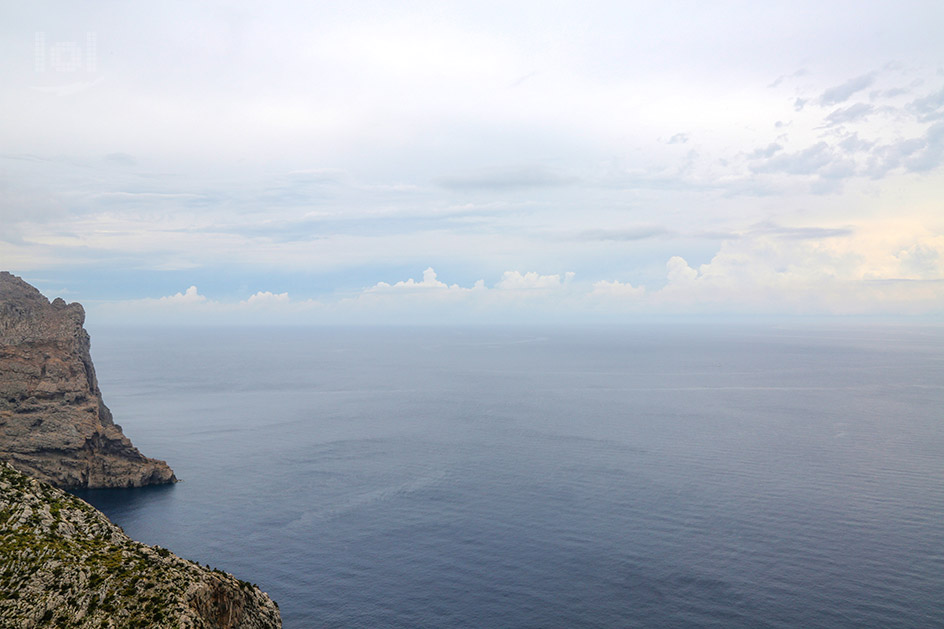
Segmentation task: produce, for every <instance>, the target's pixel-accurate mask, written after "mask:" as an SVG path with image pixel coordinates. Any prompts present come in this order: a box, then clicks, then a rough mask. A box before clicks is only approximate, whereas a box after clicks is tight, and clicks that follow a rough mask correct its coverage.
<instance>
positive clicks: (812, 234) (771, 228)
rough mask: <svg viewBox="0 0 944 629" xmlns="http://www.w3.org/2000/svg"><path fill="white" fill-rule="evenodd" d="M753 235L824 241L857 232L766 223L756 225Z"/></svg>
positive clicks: (848, 229)
mask: <svg viewBox="0 0 944 629" xmlns="http://www.w3.org/2000/svg"><path fill="white" fill-rule="evenodd" d="M751 233H753V234H766V235H771V236H777V237H780V238H788V239H791V240H822V239H823V238H842V237H845V236H851V235H852V234H854V233H855V230H854V229H853V228H851V227H782V226H780V225H776V224H774V223H770V222H766V223H760V224H758V225H756V226H755V227H754V228H753V229H752V230H751Z"/></svg>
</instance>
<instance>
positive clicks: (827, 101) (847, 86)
mask: <svg viewBox="0 0 944 629" xmlns="http://www.w3.org/2000/svg"><path fill="white" fill-rule="evenodd" d="M874 82H875V73H874V72H869V73H868V74H863V75H862V76H857V77H856V78H854V79H849V80H848V81H846V82H845V83H843V84H842V85H837V86H835V87H831V88H829V89H828V90H826V91H825V92H823V93H822V94H821V95H820V97H819V99H818V102H819V104H820V105H825V106H829V105H838V104H839V103H842V102H844V101H846V100H848V99H849V97H850V96H852V95H853V94H855V93H856V92H861V91H862V90H864V89H866V88H867V87H869V86H870V85H872V83H874Z"/></svg>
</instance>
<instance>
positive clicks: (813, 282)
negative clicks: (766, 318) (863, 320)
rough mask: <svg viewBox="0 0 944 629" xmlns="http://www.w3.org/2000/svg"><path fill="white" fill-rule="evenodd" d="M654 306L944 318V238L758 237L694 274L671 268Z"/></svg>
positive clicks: (880, 231) (726, 248)
mask: <svg viewBox="0 0 944 629" xmlns="http://www.w3.org/2000/svg"><path fill="white" fill-rule="evenodd" d="M666 280H667V282H666V284H665V286H664V287H663V288H662V289H660V290H658V291H655V292H651V293H648V295H647V296H648V298H649V300H650V306H652V307H659V308H663V309H669V310H671V309H672V308H673V307H675V308H678V309H683V310H684V309H686V308H695V309H701V310H705V311H728V310H734V311H742V312H743V311H749V310H753V311H756V312H768V313H777V312H781V313H788V312H789V313H801V312H806V313H812V312H820V313H833V314H855V313H866V312H871V313H878V312H886V313H897V312H906V311H907V312H913V313H920V312H933V311H937V312H940V311H942V310H944V236H937V235H932V234H930V233H928V232H926V231H925V230H922V229H920V228H916V229H910V230H905V231H902V230H901V229H900V228H898V229H896V228H892V229H889V227H888V226H873V227H872V228H871V229H868V230H861V229H860V230H855V231H852V232H851V233H848V234H843V233H837V234H836V235H835V236H833V237H830V238H825V239H807V238H776V237H774V236H771V235H766V234H763V235H754V236H749V237H745V238H741V239H738V240H732V241H726V242H725V243H723V244H722V246H721V248H720V250H719V251H718V252H717V253H716V254H715V255H714V256H713V257H712V259H711V260H710V261H709V262H707V263H705V264H702V265H700V266H699V267H698V268H693V267H692V266H690V265H689V264H688V262H687V261H686V260H685V259H684V258H682V257H680V256H673V257H672V258H670V259H669V260H668V262H667V263H666Z"/></svg>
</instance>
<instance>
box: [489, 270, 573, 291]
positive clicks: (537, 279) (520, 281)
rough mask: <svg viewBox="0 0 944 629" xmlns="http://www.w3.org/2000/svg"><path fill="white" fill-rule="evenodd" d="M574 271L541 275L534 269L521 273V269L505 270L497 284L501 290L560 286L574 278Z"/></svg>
mask: <svg viewBox="0 0 944 629" xmlns="http://www.w3.org/2000/svg"><path fill="white" fill-rule="evenodd" d="M573 277H574V274H573V273H570V272H568V273H565V274H564V277H563V279H561V276H560V275H557V274H555V275H540V274H538V273H536V272H534V271H528V272H527V273H521V272H520V271H505V273H504V274H502V278H501V280H500V281H499V282H498V283H497V284H496V285H495V288H498V289H500V290H514V291H522V290H524V291H531V290H546V289H553V288H560V287H561V286H562V285H563V283H564V282H566V281H568V280H570V279H572V278H573Z"/></svg>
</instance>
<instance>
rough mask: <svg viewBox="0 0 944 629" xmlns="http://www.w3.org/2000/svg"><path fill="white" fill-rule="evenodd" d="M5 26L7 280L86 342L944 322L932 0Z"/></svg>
mask: <svg viewBox="0 0 944 629" xmlns="http://www.w3.org/2000/svg"><path fill="white" fill-rule="evenodd" d="M0 12H2V19H0V53H2V55H3V59H4V62H3V63H2V64H0V108H2V109H0V111H2V114H3V115H2V117H0V200H2V203H0V269H2V270H9V271H11V272H13V273H14V274H16V275H19V276H21V277H23V278H24V279H26V280H27V281H29V282H31V283H32V284H34V285H35V286H37V287H38V288H39V289H40V290H41V291H43V293H44V294H46V295H47V296H48V297H50V298H52V297H54V296H62V297H63V298H65V299H66V300H67V301H80V302H82V303H83V304H84V305H85V307H86V310H87V311H88V313H89V318H90V320H91V319H94V320H95V321H97V322H100V323H171V322H173V323H198V324H223V323H291V324H298V323H302V324H304V323H316V324H319V323H371V324H374V323H380V324H382V323H424V324H425V323H477V322H481V323H528V322H574V323H583V322H607V323H613V322H617V323H618V322H632V321H636V320H659V319H663V318H664V319H672V318H687V319H692V318H695V319H699V318H705V319H717V318H732V319H736V320H741V319H745V318H747V319H750V318H765V317H766V318H769V317H788V318H790V317H797V318H810V317H813V318H816V317H819V318H823V317H826V318H835V317H856V318H883V319H891V320H908V321H932V322H934V321H937V322H939V321H942V320H944V168H942V166H944V37H942V36H941V33H942V32H944V3H941V2H939V1H931V2H913V1H912V2H909V1H904V2H902V1H899V2H863V1H856V2H840V1H835V2H823V1H822V0H818V1H816V2H803V1H791V2H671V1H669V2H644V3H643V2H579V3H578V2H551V1H542V2H529V1H522V2H500V3H499V2H488V1H476V2H445V1H442V2H439V1H437V2H399V3H389V2H376V3H374V2H357V1H353V2H344V3H320V2H268V3H249V2H245V3H242V2H204V3H193V2H159V3H155V2H147V3H146V2H136V1H128V2H117V1H102V2H96V3H74V2H42V1H39V2H30V3H7V4H6V5H5V6H4V8H3V9H2V10H0Z"/></svg>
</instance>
